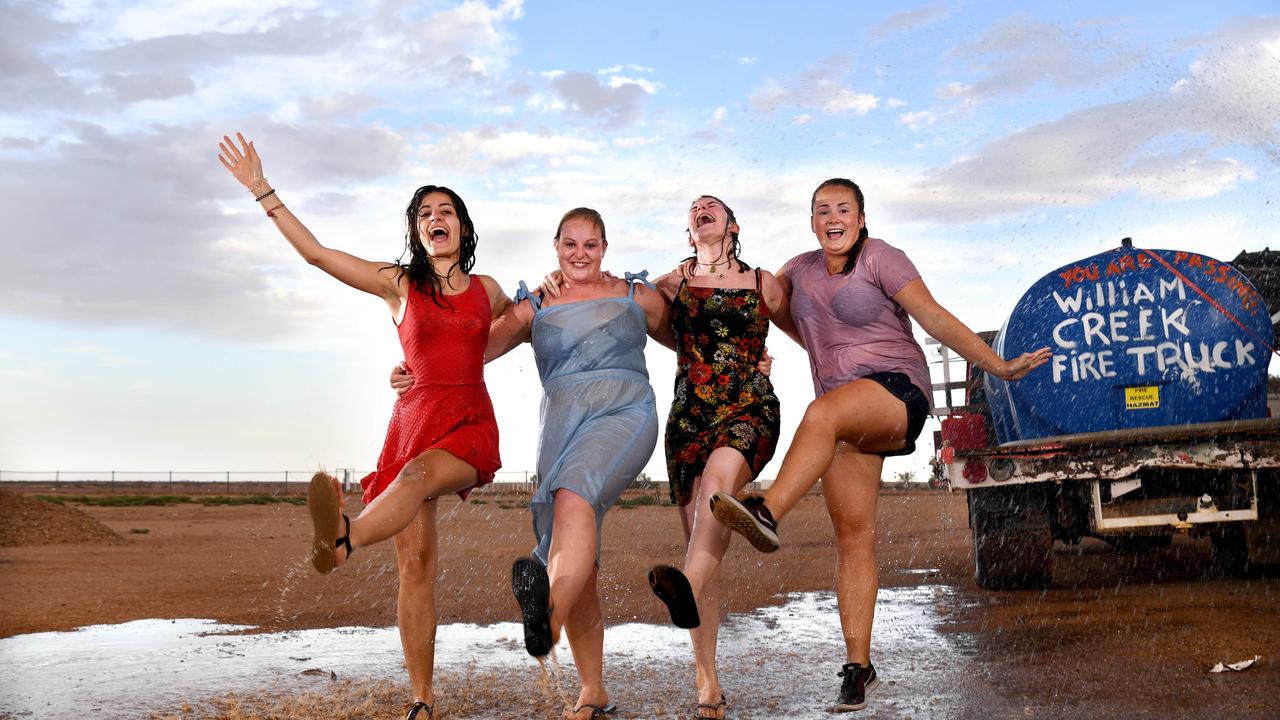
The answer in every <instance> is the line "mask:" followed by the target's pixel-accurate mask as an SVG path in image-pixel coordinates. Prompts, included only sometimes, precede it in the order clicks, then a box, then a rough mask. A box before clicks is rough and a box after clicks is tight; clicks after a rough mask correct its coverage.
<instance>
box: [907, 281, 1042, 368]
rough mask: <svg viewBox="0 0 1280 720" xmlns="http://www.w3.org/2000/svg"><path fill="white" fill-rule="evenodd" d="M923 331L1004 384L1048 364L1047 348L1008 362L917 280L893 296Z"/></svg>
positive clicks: (922, 282)
mask: <svg viewBox="0 0 1280 720" xmlns="http://www.w3.org/2000/svg"><path fill="white" fill-rule="evenodd" d="M893 300H894V302H896V303H898V304H899V305H901V306H902V308H903V309H904V310H906V311H907V314H909V315H910V316H911V317H912V318H914V319H915V321H916V322H918V323H920V327H921V328H922V329H923V330H924V331H925V332H927V333H929V335H931V336H933V337H934V338H935V339H936V340H937V341H938V342H940V343H942V344H943V345H946V346H947V347H949V348H951V349H952V350H954V351H956V353H958V354H959V355H960V356H961V357H963V358H964V359H965V360H968V361H969V362H970V363H972V364H974V365H976V366H977V367H978V368H980V369H982V370H984V371H986V372H989V373H991V374H992V375H995V376H997V377H1000V378H1004V379H1005V380H1020V379H1021V378H1022V377H1023V376H1025V375H1026V374H1027V373H1029V372H1031V371H1032V370H1034V369H1036V368H1037V367H1039V366H1041V365H1043V364H1044V363H1045V362H1047V361H1048V360H1049V356H1050V350H1049V348H1047V347H1043V348H1040V349H1039V350H1034V351H1032V352H1028V353H1023V354H1022V355H1019V356H1018V357H1016V358H1013V359H1012V360H1005V359H1004V358H1002V357H1000V356H999V355H997V354H996V353H995V351H994V350H992V349H991V346H989V345H987V344H986V343H985V342H983V341H982V338H980V337H978V336H977V335H976V334H974V332H973V331H972V330H970V329H969V328H968V327H966V326H965V324H964V323H962V322H960V320H958V319H957V318H956V316H955V315H952V314H951V313H950V312H948V311H947V309H946V308H944V307H942V306H941V305H939V304H938V301H936V300H934V299H933V294H932V293H930V292H929V288H928V287H926V286H925V284H924V280H921V279H920V278H916V279H915V280H912V281H911V282H909V283H907V284H906V285H905V286H904V287H903V288H902V289H901V290H899V291H898V292H897V294H895V295H894V296H893Z"/></svg>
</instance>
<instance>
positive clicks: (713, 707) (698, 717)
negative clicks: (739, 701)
mask: <svg viewBox="0 0 1280 720" xmlns="http://www.w3.org/2000/svg"><path fill="white" fill-rule="evenodd" d="M727 704H728V701H726V700H725V699H724V693H720V702H718V703H698V704H697V705H694V706H693V720H714V716H708V715H703V714H702V711H703V710H710V711H711V712H714V713H716V714H717V715H719V714H720V712H721V711H722V710H724V707H725V705H727Z"/></svg>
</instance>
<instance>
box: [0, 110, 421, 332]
mask: <svg viewBox="0 0 1280 720" xmlns="http://www.w3.org/2000/svg"><path fill="white" fill-rule="evenodd" d="M257 124H258V125H259V126H260V127H262V128H263V130H262V131H261V132H260V133H259V134H258V137H257V138H256V139H257V140H258V141H259V142H257V143H256V144H257V145H258V147H259V149H260V151H261V152H262V153H263V155H264V163H265V165H266V170H267V172H268V177H270V178H271V179H272V180H273V181H274V184H275V186H276V187H278V188H280V193H281V195H282V196H283V197H284V198H288V199H289V200H288V201H289V202H290V203H291V207H296V206H299V205H303V204H305V202H304V198H305V193H304V192H303V189H311V188H323V187H324V186H325V185H326V184H329V183H333V182H343V181H348V180H350V179H352V178H364V179H373V178H376V177H379V176H381V175H382V174H383V173H385V172H389V171H390V172H394V171H396V170H397V168H398V165H399V160H400V158H401V157H403V156H404V154H405V153H404V150H403V148H402V146H401V142H400V140H399V139H398V137H396V136H395V135H393V134H391V133H389V132H388V131H385V130H380V129H373V130H352V129H349V128H335V127H309V128H300V127H292V126H273V125H271V124H270V123H265V122H262V123H257ZM216 137H217V132H216V131H214V130H212V129H210V128H208V127H207V126H203V125H202V126H186V127H159V128H151V129H147V130H139V131H134V132H130V133H128V134H111V133H109V132H107V131H106V130H104V129H103V128H101V127H99V126H96V125H91V124H88V123H76V124H71V125H69V126H68V132H67V136H66V138H65V139H62V140H59V141H58V142H56V143H49V144H48V146H46V147H42V148H40V149H39V150H38V151H37V152H35V153H31V154H28V155H26V156H10V157H7V158H6V167H7V168H8V169H9V172H6V173H5V174H4V175H3V177H2V178H0V212H2V213H3V214H4V217H5V218H6V237H7V238H12V239H14V242H8V241H6V243H5V249H4V261H3V262H0V307H3V308H4V309H5V313H6V314H9V315H14V316H20V317H28V318H37V319H44V320H52V321H57V322H65V323H76V324H92V325H99V326H102V325H147V326H152V327H156V326H158V327H164V328H170V329H173V330H176V331H180V332H189V333H193V334H198V335H210V336H219V337H228V336H229V337H236V338H238V339H244V340H258V339H269V338H271V337H273V336H281V335H285V336H287V335H289V334H290V333H291V332H293V331H295V330H298V329H299V328H300V327H301V325H300V323H299V322H298V320H299V319H300V318H302V317H305V316H307V315H309V314H311V313H313V312H315V311H316V310H317V309H318V308H323V307H324V303H323V302H322V301H319V302H317V301H314V299H311V300H310V301H304V299H303V298H302V297H301V296H299V295H298V293H297V292H296V291H292V290H289V289H288V288H289V287H290V286H291V285H294V284H295V283H293V281H292V280H291V278H292V277H293V275H294V274H295V272H300V271H302V270H304V268H305V266H303V265H301V264H300V263H298V264H297V265H296V270H295V264H294V263H295V262H296V261H295V260H294V259H293V258H288V252H287V248H286V247H284V246H283V245H282V244H281V243H280V240H279V238H278V237H276V238H271V237H270V236H271V235H272V234H274V233H275V231H274V229H273V228H271V227H270V224H269V221H266V219H265V218H263V217H262V215H261V213H260V212H259V211H258V210H257V209H256V208H255V207H254V206H253V203H252V200H251V198H249V197H247V195H246V194H245V193H244V192H243V190H237V189H236V188H237V186H236V184H235V182H234V181H233V180H231V179H230V178H229V177H227V173H226V172H225V171H224V170H223V169H222V168H221V167H219V165H218V164H217V162H216V160H215V159H214V155H215V152H216V148H215V145H214V142H213V141H214V139H215V138H216ZM231 197H234V204H233V207H235V208H237V209H238V208H244V210H243V212H240V213H239V214H236V215H229V214H227V213H226V211H225V210H224V207H223V206H222V205H221V203H220V202H219V198H231ZM237 236H239V237H246V238H247V237H256V238H258V239H260V240H261V242H262V244H263V245H270V246H271V247H274V248H276V249H275V251H274V252H273V253H268V254H266V255H263V254H261V253H259V252H242V251H240V250H239V249H237V246H236V244H235V243H226V242H225V240H226V239H227V238H229V237H231V238H234V237H237ZM250 245H252V243H250ZM282 250H285V251H286V252H282ZM285 258H288V260H289V261H290V262H288V264H287V268H288V269H286V270H283V271H282V270H281V267H282V262H283V260H284V259H285Z"/></svg>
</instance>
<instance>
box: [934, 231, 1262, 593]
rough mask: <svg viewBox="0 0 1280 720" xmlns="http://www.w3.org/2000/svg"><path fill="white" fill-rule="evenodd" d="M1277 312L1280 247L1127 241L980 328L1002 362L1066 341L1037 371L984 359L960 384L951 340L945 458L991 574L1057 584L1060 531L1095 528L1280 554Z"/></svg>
mask: <svg viewBox="0 0 1280 720" xmlns="http://www.w3.org/2000/svg"><path fill="white" fill-rule="evenodd" d="M1246 273H1248V274H1246ZM1250 276H1252V277H1253V278H1254V279H1256V280H1257V281H1258V284H1257V285H1255V284H1254V283H1253V282H1252V281H1251V280H1250ZM1268 307H1271V308H1276V309H1280V252H1272V251H1270V250H1264V251H1263V252H1261V253H1242V254H1241V255H1240V256H1239V257H1238V258H1237V259H1236V261H1234V262H1232V263H1226V262H1222V261H1220V260H1217V259H1215V258H1211V257H1208V256H1206V255H1202V254H1199V253H1193V252H1185V251H1178V250H1158V249H1145V248H1136V247H1134V246H1133V244H1132V241H1131V240H1130V239H1129V238H1125V239H1124V240H1123V241H1122V242H1121V245H1120V246H1119V247H1117V248H1115V249H1113V250H1109V251H1107V252H1103V253H1100V254H1098V255H1094V256H1092V257H1089V258H1085V259H1083V260H1080V261H1078V262H1075V263H1071V264H1069V265H1066V266H1064V267H1061V268H1058V269H1057V270H1054V271H1053V272H1050V273H1048V274H1047V275H1045V276H1044V277H1043V278H1041V279H1040V280H1039V281H1037V282H1036V283H1035V284H1034V285H1032V287H1031V288H1030V289H1028V290H1027V291H1026V293H1025V294H1024V295H1023V296H1022V298H1021V299H1020V300H1019V302H1018V303H1017V305H1015V307H1014V310H1013V312H1012V313H1011V314H1010V316H1009V319H1008V321H1006V323H1005V325H1004V327H1003V328H1002V329H1001V330H1000V331H999V332H995V333H991V332H988V333H980V335H982V336H983V338H984V339H985V340H987V341H988V342H989V343H991V345H992V347H993V349H995V350H996V352H997V353H999V354H1000V355H1001V356H1002V357H1016V356H1017V355H1018V354H1020V353H1023V352H1027V351H1030V350H1034V349H1037V348H1040V347H1045V346H1048V347H1050V348H1051V350H1052V352H1053V357H1052V359H1051V360H1050V362H1049V363H1048V364H1047V365H1045V366H1042V367H1040V368H1037V369H1036V370H1034V371H1032V372H1031V373H1030V374H1028V375H1027V376H1026V377H1025V378H1023V379H1022V380H1020V381H1017V382H1005V381H1003V380H1001V379H999V378H997V377H994V376H991V375H985V374H984V373H982V372H981V371H979V370H977V369H976V368H972V367H970V366H968V365H967V364H966V365H964V371H963V373H960V372H957V373H956V375H959V376H960V378H957V379H955V380H953V378H952V372H951V368H952V366H953V362H956V361H957V360H958V359H957V358H954V357H952V356H950V354H949V353H948V352H947V349H946V348H945V347H940V355H941V366H942V373H941V374H942V376H943V377H942V382H940V383H935V384H934V389H935V391H941V392H943V393H945V403H944V404H943V405H940V406H938V408H937V409H936V410H935V414H936V415H939V416H941V430H940V432H939V433H937V434H936V435H935V452H936V456H935V458H934V467H935V471H936V474H937V475H938V476H939V479H940V481H941V482H942V483H943V484H945V485H948V486H949V487H950V488H952V489H953V490H960V491H964V492H966V493H967V500H968V509H969V527H970V530H971V533H972V538H973V564H974V578H975V580H976V581H977V584H978V585H979V586H981V587H983V588H988V589H1030V588H1043V587H1047V586H1049V585H1050V584H1051V583H1052V578H1053V564H1054V554H1053V552H1052V550H1053V543H1054V542H1055V541H1059V542H1062V543H1066V544H1077V543H1079V542H1080V541H1081V540H1082V539H1083V538H1085V537H1096V538H1100V539H1102V540H1104V541H1106V542H1108V543H1110V544H1112V545H1114V546H1116V547H1117V548H1119V549H1124V550H1133V551H1141V550H1146V549H1151V548H1157V547H1161V546H1165V545H1168V544H1169V543H1170V542H1171V540H1172V539H1173V537H1174V535H1175V534H1178V533H1187V534H1191V535H1195V536H1199V537H1205V536H1207V537H1208V538H1209V539H1210V548H1211V553H1212V559H1213V562H1214V563H1215V564H1216V565H1217V566H1218V567H1220V568H1221V570H1222V571H1223V572H1224V573H1230V574H1243V573H1247V572H1249V571H1250V570H1251V569H1253V568H1254V567H1256V566H1259V565H1265V564H1271V563H1275V562H1277V561H1280V417H1278V416H1280V412H1277V410H1280V378H1272V377H1268V373H1267V367H1268V364H1269V361H1270V360H1271V358H1272V356H1273V354H1275V353H1277V351H1276V340H1275V338H1276V325H1277V323H1278V322H1280V312H1277V313H1276V314H1275V315H1271V314H1269V311H1268ZM932 344H936V343H932ZM936 374H937V373H936V372H935V375H936ZM961 393H963V399H964V402H963V403H958V402H956V401H957V400H958V399H959V397H960V395H961ZM953 403H955V404H953Z"/></svg>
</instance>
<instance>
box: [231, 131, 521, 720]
mask: <svg viewBox="0 0 1280 720" xmlns="http://www.w3.org/2000/svg"><path fill="white" fill-rule="evenodd" d="M236 137H237V139H238V140H239V146H238V147H237V144H236V143H234V142H232V140H231V139H230V138H229V137H225V136H224V137H223V142H222V143H219V147H220V148H221V151H222V152H221V154H220V155H219V158H218V159H219V160H221V161H222V164H223V166H224V167H226V168H227V170H228V171H230V172H231V174H232V175H233V176H235V178H236V180H239V181H240V183H241V184H243V185H244V186H245V187H246V188H248V190H249V192H250V193H252V194H253V196H254V199H255V200H256V201H257V202H258V203H260V204H261V205H262V208H263V209H264V210H265V211H266V213H267V217H269V218H271V219H272V220H273V221H275V224H276V228H278V229H279V230H280V233H281V234H282V235H284V237H285V239H286V240H288V241H289V244H290V245H292V246H293V248H294V249H295V250H297V251H298V254H299V255H301V256H302V257H303V259H304V260H306V261H307V262H308V263H310V264H312V265H315V266H317V267H319V268H320V269H321V270H324V271H325V272H327V273H329V274H330V275H332V276H333V277H335V278H337V279H338V280H341V281H342V282H344V283H346V284H347V285H350V286H351V287H354V288H356V289H357V290H363V291H365V292H367V293H369V294H371V295H377V296H378V297H380V298H382V299H383V301H384V302H386V304H387V308H388V309H389V310H390V311H391V317H392V320H393V321H394V322H395V324H396V328H397V331H398V333H399V336H400V343H401V345H402V346H403V347H404V352H405V361H406V363H407V365H408V366H409V367H410V368H413V369H414V370H416V372H415V376H416V378H417V383H416V384H415V386H414V388H413V389H412V390H411V391H409V392H406V393H405V394H404V395H402V396H401V397H400V398H399V399H398V400H397V401H396V405H395V409H394V411H393V412H392V416H391V424H390V426H389V427H388V429H387V439H386V443H385V445H384V446H383V448H382V454H381V456H380V457H379V458H378V469H377V471H375V472H374V473H372V474H371V475H369V476H368V477H366V478H365V479H364V480H363V481H362V482H361V484H362V485H363V486H364V488H365V493H364V501H365V502H366V503H367V505H366V507H365V509H364V511H363V512H361V513H360V515H359V516H358V517H356V518H351V519H349V518H348V517H347V516H346V515H345V514H344V513H343V512H342V505H343V502H342V492H341V489H340V487H339V486H338V483H337V481H336V480H334V479H333V478H332V477H330V476H328V475H325V474H324V473H317V474H316V476H315V477H314V478H312V480H311V487H310V490H309V493H308V498H307V505H308V509H309V510H310V512H311V519H312V523H313V525H314V528H315V537H314V540H313V543H312V563H313V564H314V565H315V567H316V569H317V570H318V571H320V572H321V573H328V572H330V571H332V570H333V568H334V567H336V566H337V565H340V564H342V563H343V562H344V561H345V560H346V559H347V557H349V556H350V555H351V552H352V551H353V550H355V549H356V548H359V547H362V546H364V545H370V544H372V543H376V542H380V541H382V540H386V539H388V538H394V542H395V548H396V565H397V568H398V570H399V574H400V594H399V598H398V605H397V610H396V615H397V620H398V624H399V627H400V640H401V644H402V645H403V647H404V659H405V666H406V667H407V668H408V671H409V679H410V682H411V683H412V685H413V693H414V704H413V706H412V707H411V708H410V709H409V712H408V715H407V716H406V717H407V719H408V720H413V719H415V718H416V719H417V720H426V719H427V718H430V717H432V716H433V714H434V713H433V705H434V696H433V693H432V669H433V665H434V660H435V634H436V616H435V593H434V590H435V577H436V563H437V558H438V553H437V546H436V498H438V497H440V496H441V495H446V494H448V493H458V494H459V495H462V496H463V497H466V494H467V493H468V492H469V491H470V490H471V489H473V488H475V487H478V486H480V485H484V484H486V483H488V482H490V481H492V480H493V476H494V473H495V472H496V471H497V469H498V467H499V466H500V461H499V459H498V428H497V423H496V421H495V420H494V416H493V405H492V403H491V402H490V400H489V394H488V391H487V390H486V389H485V385H484V374H483V368H484V348H485V343H486V341H487V340H488V337H489V324H490V323H491V322H492V320H493V319H494V318H495V317H497V316H498V315H500V314H501V313H502V311H503V310H504V309H506V307H507V306H508V305H509V304H510V302H511V301H510V300H509V299H508V298H507V296H506V295H505V294H504V293H503V292H502V290H501V289H500V288H499V287H498V284H497V283H496V282H495V281H494V280H493V278H490V277H487V276H485V275H471V274H469V271H470V270H471V267H472V265H473V264H474V262H475V247H476V233H475V228H474V226H473V225H472V223H471V217H470V215H469V214H468V213H467V207H466V205H465V204H464V203H463V202H462V198H460V197H458V195H457V193H454V192H453V191H452V190H449V189H448V188H445V187H439V186H435V185H426V186H423V187H421V188H418V190H417V192H415V193H414V195H413V199H412V201H410V203H409V205H408V207H407V208H406V210H405V217H406V220H407V223H408V230H407V232H406V251H407V252H408V253H409V257H410V259H409V262H408V263H407V264H401V263H393V264H386V263H376V262H370V261H368V260H362V259H360V258H358V257H355V256H353V255H349V254H347V253H344V252H342V251H340V250H334V249H331V248H327V247H324V246H323V245H321V244H320V242H319V241H318V240H316V237H315V236H314V235H312V234H311V231H310V230H308V229H307V228H306V226H304V225H303V224H302V223H301V222H300V221H299V220H298V218H297V217H295V216H294V215H293V213H292V212H290V211H289V209H288V208H286V207H285V206H284V203H283V202H282V201H281V200H280V199H279V196H278V195H277V194H276V192H275V190H273V189H272V188H271V186H270V185H268V184H267V181H266V178H264V177H263V175H262V161H261V159H260V158H259V157H258V153H257V150H255V149H254V147H253V144H252V143H249V142H246V141H245V139H244V137H243V136H242V135H239V134H237V135H236Z"/></svg>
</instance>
